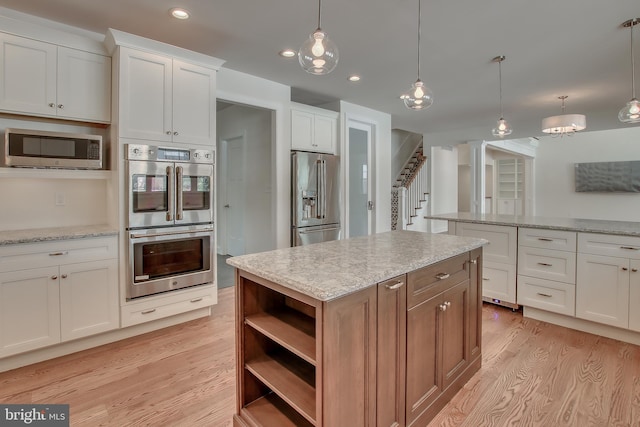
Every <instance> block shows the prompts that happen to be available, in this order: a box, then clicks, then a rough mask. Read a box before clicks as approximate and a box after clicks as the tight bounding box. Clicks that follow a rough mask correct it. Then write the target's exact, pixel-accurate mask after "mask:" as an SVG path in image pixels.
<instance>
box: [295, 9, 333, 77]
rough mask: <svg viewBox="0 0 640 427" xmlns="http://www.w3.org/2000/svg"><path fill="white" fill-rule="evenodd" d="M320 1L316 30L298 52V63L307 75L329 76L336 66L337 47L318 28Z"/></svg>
mask: <svg viewBox="0 0 640 427" xmlns="http://www.w3.org/2000/svg"><path fill="white" fill-rule="evenodd" d="M321 7H322V0H318V28H317V29H316V30H315V31H314V32H313V33H311V34H310V35H309V38H307V40H306V41H305V42H304V43H302V46H300V50H298V61H299V62H300V66H302V69H303V70H305V71H306V72H307V73H310V74H315V75H323V74H329V73H330V72H332V71H333V69H334V68H336V65H338V47H337V46H336V44H335V43H334V42H333V41H332V40H329V37H328V36H327V33H325V32H324V31H322V29H321V27H320V11H321Z"/></svg>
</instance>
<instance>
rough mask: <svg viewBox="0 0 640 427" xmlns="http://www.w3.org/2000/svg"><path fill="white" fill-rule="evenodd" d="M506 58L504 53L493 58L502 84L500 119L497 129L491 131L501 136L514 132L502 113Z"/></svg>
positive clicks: (494, 134)
mask: <svg viewBox="0 0 640 427" xmlns="http://www.w3.org/2000/svg"><path fill="white" fill-rule="evenodd" d="M504 60H505V56H504V55H501V56H496V57H495V58H493V59H492V61H493V62H497V63H498V81H499V84H500V119H498V123H497V125H496V127H495V129H493V130H492V131H491V133H492V134H493V136H499V137H500V138H503V137H505V136H507V135H511V132H513V129H511V126H509V123H507V121H506V120H505V119H504V115H503V114H502V61H504Z"/></svg>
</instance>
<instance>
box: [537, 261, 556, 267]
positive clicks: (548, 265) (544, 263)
mask: <svg viewBox="0 0 640 427" xmlns="http://www.w3.org/2000/svg"><path fill="white" fill-rule="evenodd" d="M538 265H543V266H545V267H553V264H547V263H546V262H539V263H538Z"/></svg>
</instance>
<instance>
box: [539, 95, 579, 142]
mask: <svg viewBox="0 0 640 427" xmlns="http://www.w3.org/2000/svg"><path fill="white" fill-rule="evenodd" d="M567 98H568V96H567V95H563V96H559V97H558V99H560V100H562V114H561V115H559V116H551V117H547V118H545V119H543V120H542V132H544V133H550V134H551V136H560V137H562V136H563V135H567V136H571V135H573V134H574V133H576V132H578V131H580V130H582V129H585V128H586V127H587V119H586V118H585V116H584V115H582V114H564V100H565V99H567Z"/></svg>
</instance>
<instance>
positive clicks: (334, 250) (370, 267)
mask: <svg viewBox="0 0 640 427" xmlns="http://www.w3.org/2000/svg"><path fill="white" fill-rule="evenodd" d="M486 243H487V241H486V240H484V239H476V238H470V237H459V236H449V235H446V234H429V233H422V232H417V231H389V232H386V233H379V234H373V235H370V236H363V237H355V238H352V239H346V240H336V241H332V242H324V243H317V244H313V245H308V246H298V247H294V248H286V249H277V250H273V251H268V252H262V253H257V254H250V255H242V256H237V257H233V258H229V259H228V260H227V263H228V264H230V265H232V266H234V267H237V268H239V269H241V270H245V271H247V272H249V273H252V274H255V275H256V276H259V277H262V278H265V279H267V280H271V281H273V282H276V283H278V284H280V285H282V286H285V287H287V288H290V289H293V290H296V291H298V292H301V293H303V294H305V295H308V296H310V297H313V298H315V299H318V300H321V301H329V300H333V299H336V298H339V297H342V296H345V295H347V294H350V293H352V292H356V291H358V290H361V289H364V288H367V287H369V286H373V285H375V284H376V283H379V282H383V281H385V280H387V279H390V278H392V277H395V276H398V275H400V274H404V273H407V272H409V271H412V270H415V269H418V268H421V267H425V266H427V265H430V264H434V263H436V262H438V261H442V260H444V259H446V258H450V257H452V256H455V255H459V254H461V253H464V252H467V251H470V250H472V249H475V248H478V247H480V246H482V245H484V244H486Z"/></svg>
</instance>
